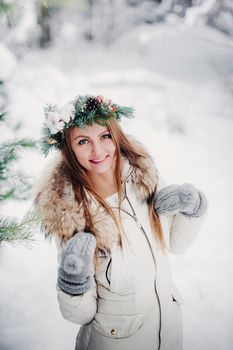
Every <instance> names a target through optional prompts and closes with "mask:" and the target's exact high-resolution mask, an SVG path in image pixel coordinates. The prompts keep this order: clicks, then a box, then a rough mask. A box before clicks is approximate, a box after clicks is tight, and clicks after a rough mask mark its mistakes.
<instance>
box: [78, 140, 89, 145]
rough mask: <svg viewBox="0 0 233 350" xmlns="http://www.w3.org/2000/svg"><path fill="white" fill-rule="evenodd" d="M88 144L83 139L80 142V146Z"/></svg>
mask: <svg viewBox="0 0 233 350" xmlns="http://www.w3.org/2000/svg"><path fill="white" fill-rule="evenodd" d="M87 142H88V140H87V139H82V140H80V141H79V142H78V144H79V145H85V144H86V143H87Z"/></svg>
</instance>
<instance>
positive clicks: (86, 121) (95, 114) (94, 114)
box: [41, 95, 134, 156]
mask: <svg viewBox="0 0 233 350" xmlns="http://www.w3.org/2000/svg"><path fill="white" fill-rule="evenodd" d="M44 114H45V122H44V124H43V128H42V142H41V148H42V151H43V153H44V154H45V156H47V154H48V153H49V151H50V150H51V149H54V148H55V149H58V150H60V149H61V147H62V140H63V138H64V135H65V132H66V130H68V129H69V128H71V127H73V126H75V125H76V126H78V127H79V128H84V127H85V126H86V125H91V124H93V123H97V124H100V125H106V122H107V120H109V119H112V118H115V119H117V120H121V118H122V117H126V118H132V117H133V116H134V109H133V108H132V107H124V106H119V105H117V104H115V103H112V101H111V100H110V99H105V98H104V97H103V96H100V95H98V96H90V95H85V96H80V95H79V96H78V97H76V98H75V99H74V100H73V101H71V102H69V103H67V104H66V105H64V106H63V107H61V108H58V106H57V105H51V104H47V105H46V106H45V108H44Z"/></svg>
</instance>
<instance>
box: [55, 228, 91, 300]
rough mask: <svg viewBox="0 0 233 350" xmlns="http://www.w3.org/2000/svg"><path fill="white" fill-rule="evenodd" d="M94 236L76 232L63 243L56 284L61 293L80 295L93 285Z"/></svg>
mask: <svg viewBox="0 0 233 350" xmlns="http://www.w3.org/2000/svg"><path fill="white" fill-rule="evenodd" d="M95 247H96V239H95V236H94V235H92V234H91V233H88V232H84V231H81V232H78V233H76V234H75V236H73V237H72V238H70V239H69V240H68V241H67V242H65V244H64V246H63V247H62V252H61V264H60V267H59V269H58V279H57V284H58V286H59V287H60V288H61V290H63V292H65V293H68V294H71V295H80V294H83V293H85V292H86V291H87V290H88V289H90V288H91V287H92V286H94V285H95V280H94V277H93V276H94V267H93V255H94V251H95Z"/></svg>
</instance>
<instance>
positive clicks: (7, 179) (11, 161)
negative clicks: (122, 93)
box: [0, 112, 39, 244]
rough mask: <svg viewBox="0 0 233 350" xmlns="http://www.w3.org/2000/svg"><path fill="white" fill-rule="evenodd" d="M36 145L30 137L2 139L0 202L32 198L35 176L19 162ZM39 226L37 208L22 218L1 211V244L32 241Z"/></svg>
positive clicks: (1, 120)
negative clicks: (30, 174) (30, 175)
mask: <svg viewBox="0 0 233 350" xmlns="http://www.w3.org/2000/svg"><path fill="white" fill-rule="evenodd" d="M5 119H6V113H5V112H0V125H1V126H2V123H4V122H5ZM3 127H4V126H3ZM36 147H37V143H36V142H35V141H33V140H32V139H29V138H22V139H18V140H14V141H8V142H3V143H0V188H1V190H0V205H1V204H2V205H4V204H5V203H6V202H7V201H10V200H25V199H28V197H29V193H30V189H31V186H32V179H31V178H29V177H28V176H26V175H25V174H23V173H22V172H20V171H19V170H17V166H16V164H17V161H18V160H19V158H20V153H21V152H22V151H23V150H25V149H34V148H36ZM38 226H39V219H38V217H37V215H36V214H35V213H34V212H33V211H29V212H28V213H26V215H25V216H24V217H23V219H21V220H19V219H16V218H11V217H5V216H3V215H1V216H0V244H1V243H3V242H10V243H15V242H18V241H21V242H22V241H32V240H33V238H32V232H34V231H35V227H37V228H38Z"/></svg>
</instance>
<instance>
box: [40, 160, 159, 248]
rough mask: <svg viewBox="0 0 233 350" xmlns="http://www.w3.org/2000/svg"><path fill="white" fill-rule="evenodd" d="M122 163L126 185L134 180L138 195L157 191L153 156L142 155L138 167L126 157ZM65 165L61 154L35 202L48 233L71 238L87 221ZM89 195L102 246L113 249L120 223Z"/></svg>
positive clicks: (143, 198) (91, 211)
mask: <svg viewBox="0 0 233 350" xmlns="http://www.w3.org/2000/svg"><path fill="white" fill-rule="evenodd" d="M121 164H122V165H121V173H122V175H121V177H122V179H121V181H122V186H124V185H125V182H126V181H127V182H128V181H131V182H132V184H133V187H134V189H135V193H136V196H137V198H138V199H139V200H140V201H141V202H144V201H145V200H147V198H148V197H149V196H150V195H151V194H152V193H153V192H154V191H155V187H156V185H157V181H158V174H157V170H156V168H155V165H154V163H153V161H152V160H151V158H150V157H149V156H148V157H146V158H145V157H140V158H139V160H138V164H137V167H133V166H132V165H130V163H129V161H128V160H127V159H126V158H125V157H123V156H122V162H121ZM63 168H64V162H63V160H62V156H61V155H59V157H57V158H56V159H55V160H54V162H53V163H52V164H51V165H50V169H49V171H47V173H46V175H45V176H43V177H42V178H41V180H40V181H39V182H38V184H37V186H36V187H37V188H36V190H35V192H36V196H35V201H34V203H35V208H36V210H37V212H38V213H39V215H40V217H41V221H42V228H43V230H44V232H45V233H46V235H56V236H57V237H58V238H59V239H64V240H67V239H69V238H71V237H72V236H73V233H74V232H76V231H82V230H84V228H85V224H86V222H85V216H84V209H83V205H82V204H78V203H77V201H76V200H75V195H74V191H73V188H72V184H71V182H70V181H69V179H68V178H67V176H66V175H65V173H64V170H63ZM87 197H88V203H89V209H90V214H91V216H92V220H93V224H94V228H95V235H96V238H97V242H98V245H99V247H101V248H103V249H108V250H109V249H110V247H111V246H112V244H114V243H117V244H119V242H120V237H119V234H118V231H117V228H116V225H115V223H114V221H113V220H112V218H111V217H110V215H109V214H108V213H107V212H106V210H105V209H104V208H103V207H102V206H100V205H99V203H98V202H97V201H96V199H95V198H93V196H92V195H90V194H89V193H88V192H87Z"/></svg>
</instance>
